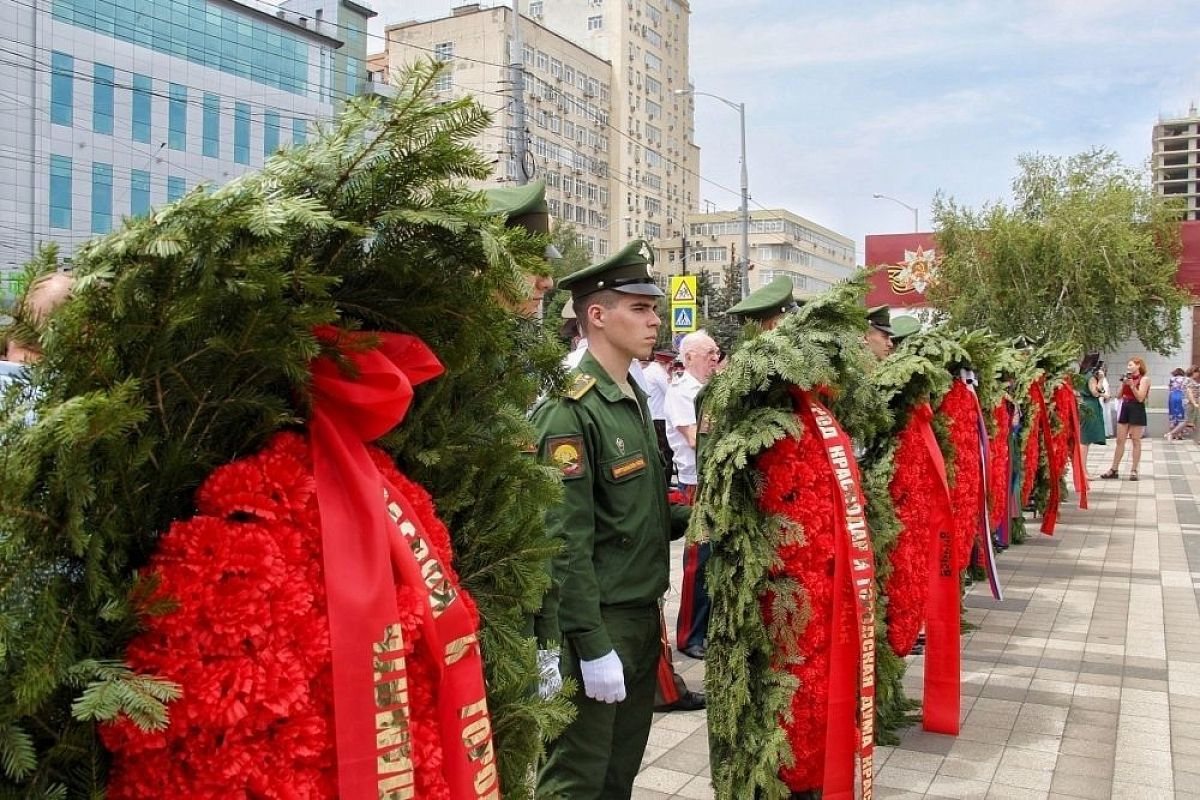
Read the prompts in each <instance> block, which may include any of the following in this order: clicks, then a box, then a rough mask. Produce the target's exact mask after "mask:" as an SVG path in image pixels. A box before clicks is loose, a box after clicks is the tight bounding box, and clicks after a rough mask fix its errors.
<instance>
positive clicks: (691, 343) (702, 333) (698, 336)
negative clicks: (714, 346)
mask: <svg viewBox="0 0 1200 800" xmlns="http://www.w3.org/2000/svg"><path fill="white" fill-rule="evenodd" d="M711 341H713V338H712V337H711V336H709V335H708V331H706V330H704V329H703V328H701V329H700V330H698V331H693V332H691V333H689V334H687V335H686V336H684V337H683V338H682V339H680V340H679V357H680V358H683V357H684V356H685V355H687V354H688V353H691V352H693V351H695V350H699V349H700V348H701V347H703V346H704V345H706V344H708V343H709V342H711Z"/></svg>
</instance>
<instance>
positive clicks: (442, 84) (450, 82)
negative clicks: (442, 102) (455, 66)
mask: <svg viewBox="0 0 1200 800" xmlns="http://www.w3.org/2000/svg"><path fill="white" fill-rule="evenodd" d="M452 86H454V76H453V75H451V74H450V73H449V72H443V73H441V74H440V75H438V76H437V80H436V81H434V82H433V90H434V91H435V92H448V91H450V89H451V87H452Z"/></svg>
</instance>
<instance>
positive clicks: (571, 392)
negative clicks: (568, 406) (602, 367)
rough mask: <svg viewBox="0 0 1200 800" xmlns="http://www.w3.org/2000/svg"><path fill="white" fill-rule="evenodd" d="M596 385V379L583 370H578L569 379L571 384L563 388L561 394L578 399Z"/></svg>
mask: <svg viewBox="0 0 1200 800" xmlns="http://www.w3.org/2000/svg"><path fill="white" fill-rule="evenodd" d="M595 385H596V379H595V378H593V377H592V376H591V375H588V374H586V373H583V372H578V373H576V374H575V377H574V378H573V379H572V380H571V384H570V385H569V386H567V388H566V389H564V390H563V396H564V397H569V398H571V399H572V400H578V399H580V398H581V397H583V396H584V395H585V394H587V393H588V391H590V390H591V388H592V387H593V386H595Z"/></svg>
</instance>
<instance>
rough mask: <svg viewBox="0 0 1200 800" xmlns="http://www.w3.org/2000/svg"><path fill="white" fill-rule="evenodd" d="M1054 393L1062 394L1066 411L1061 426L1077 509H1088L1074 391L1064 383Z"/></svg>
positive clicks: (1085, 467) (1086, 482)
mask: <svg viewBox="0 0 1200 800" xmlns="http://www.w3.org/2000/svg"><path fill="white" fill-rule="evenodd" d="M1054 391H1055V392H1062V393H1064V394H1063V402H1062V407H1063V408H1065V409H1067V416H1068V417H1069V419H1065V420H1063V424H1064V425H1066V426H1067V446H1068V447H1069V448H1070V449H1071V477H1072V478H1073V479H1074V481H1075V492H1076V494H1078V495H1079V507H1080V508H1081V509H1086V508H1087V507H1088V478H1087V466H1086V465H1085V464H1084V463H1083V448H1082V447H1081V445H1080V439H1081V434H1080V431H1079V425H1080V419H1079V401H1078V400H1076V399H1075V391H1074V390H1073V389H1072V388H1071V386H1070V384H1069V383H1068V382H1066V381H1064V382H1063V383H1062V384H1060V385H1059V387H1058V388H1057V389H1055V390H1054ZM1068 395H1069V397H1068ZM1068 401H1069V402H1068Z"/></svg>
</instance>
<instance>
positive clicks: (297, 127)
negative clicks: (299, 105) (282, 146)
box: [292, 117, 308, 145]
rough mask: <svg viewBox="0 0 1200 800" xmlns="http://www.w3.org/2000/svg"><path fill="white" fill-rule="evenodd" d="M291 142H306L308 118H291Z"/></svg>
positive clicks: (295, 143) (296, 143) (294, 143)
mask: <svg viewBox="0 0 1200 800" xmlns="http://www.w3.org/2000/svg"><path fill="white" fill-rule="evenodd" d="M292 144H293V145H302V144H308V120H306V119H300V118H299V117H297V118H295V119H293V120H292Z"/></svg>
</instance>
